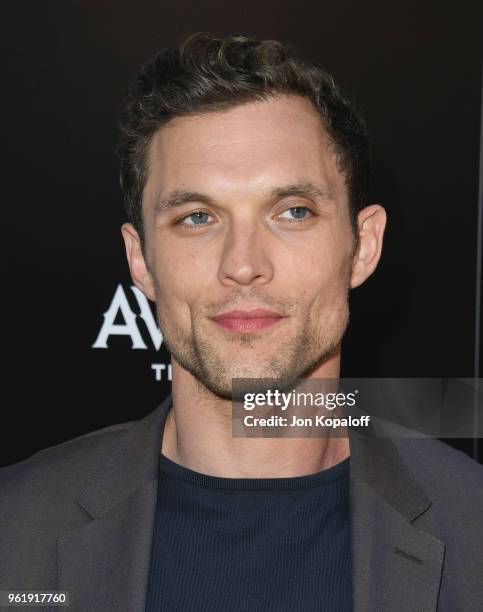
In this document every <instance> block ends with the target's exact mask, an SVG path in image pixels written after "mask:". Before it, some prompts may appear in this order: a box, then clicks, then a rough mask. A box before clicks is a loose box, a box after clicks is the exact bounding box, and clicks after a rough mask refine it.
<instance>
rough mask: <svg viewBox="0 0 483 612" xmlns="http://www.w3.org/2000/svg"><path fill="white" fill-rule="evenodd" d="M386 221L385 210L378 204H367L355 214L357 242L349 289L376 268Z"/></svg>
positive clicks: (357, 284)
mask: <svg viewBox="0 0 483 612" xmlns="http://www.w3.org/2000/svg"><path fill="white" fill-rule="evenodd" d="M386 221H387V216H386V211H385V210H384V208H383V207H382V206H379V204H372V205H371V206H367V207H366V208H363V209H362V210H361V211H360V212H359V214H358V215H357V226H358V234H359V244H358V247H357V249H356V252H355V254H354V259H353V262H352V274H351V283H350V286H351V289H353V288H354V287H358V286H359V285H362V283H363V282H364V281H365V280H366V279H367V278H369V276H370V275H371V274H372V273H373V272H374V270H375V269H376V266H377V264H378V262H379V259H380V257H381V252H382V239H383V236H384V229H385V227H386Z"/></svg>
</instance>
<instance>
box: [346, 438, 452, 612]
mask: <svg viewBox="0 0 483 612" xmlns="http://www.w3.org/2000/svg"><path fill="white" fill-rule="evenodd" d="M386 435H387V434H386ZM349 439H350V448H351V457H350V462H351V485H350V516H351V530H352V555H353V557H352V576H353V600H354V611H355V612H375V611H377V612H393V611H394V610H407V611H408V612H412V611H414V612H420V611H422V610H424V612H433V611H435V610H436V609H437V603H438V593H439V587H440V582H441V573H442V567H443V559H444V550H445V546H444V544H443V542H441V540H439V539H438V538H436V537H434V536H432V535H431V534H429V533H427V532H425V531H423V530H421V529H418V528H417V526H416V525H414V524H413V523H414V522H416V521H417V518H418V517H419V516H421V515H422V514H423V513H424V512H426V511H427V510H428V508H429V507H430V505H431V501H430V500H429V498H428V497H427V496H426V494H425V493H424V491H423V490H422V489H421V488H420V487H419V485H418V484H417V482H416V481H415V480H414V479H413V478H412V476H411V475H410V473H409V471H408V470H407V468H406V467H405V465H404V463H403V461H402V459H401V457H400V456H399V453H398V451H397V449H396V447H395V445H394V443H393V442H392V441H391V440H390V439H389V438H387V437H386V438H382V437H374V436H373V435H369V436H366V435H364V436H363V435H361V434H358V433H356V432H355V431H354V430H351V433H350V434H349Z"/></svg>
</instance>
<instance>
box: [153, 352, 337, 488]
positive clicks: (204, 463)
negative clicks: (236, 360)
mask: <svg viewBox="0 0 483 612" xmlns="http://www.w3.org/2000/svg"><path fill="white" fill-rule="evenodd" d="M339 372H340V350H339V351H338V352H337V353H336V354H334V355H333V356H332V357H330V358H329V359H328V360H327V361H325V362H324V363H323V364H322V365H321V366H319V367H318V368H317V369H316V370H314V371H313V372H312V373H311V375H310V378H332V379H334V378H337V379H338V378H339ZM172 373H173V380H172V397H173V407H172V409H171V410H170V411H169V413H168V416H167V419H166V424H165V428H164V434H163V442H162V449H161V452H162V453H163V454H164V455H165V456H166V457H168V458H169V459H171V460H172V461H175V462H176V463H178V464H180V465H183V466H184V467H187V468H189V469H191V470H194V471H196V472H200V473H202V474H207V475H211V476H221V477H225V478H287V477H295V476H305V475H307V474H314V473H316V472H318V471H320V470H325V469H328V468H330V467H332V466H334V465H336V464H337V463H340V462H341V461H343V460H344V459H346V458H347V457H348V456H349V439H348V434H347V431H343V432H341V433H340V434H339V435H338V436H337V437H333V436H328V435H325V436H321V437H313V438H312V437H311V438H234V437H232V402H231V400H225V399H222V398H220V397H218V396H216V395H214V394H212V393H211V392H209V391H208V390H207V389H206V388H205V387H203V386H202V385H201V384H200V383H199V381H197V380H196V379H195V378H194V377H193V376H192V375H191V374H190V373H189V372H187V371H186V370H185V369H184V368H182V367H181V366H180V365H179V364H178V363H177V362H176V360H175V359H174V358H173V359H172Z"/></svg>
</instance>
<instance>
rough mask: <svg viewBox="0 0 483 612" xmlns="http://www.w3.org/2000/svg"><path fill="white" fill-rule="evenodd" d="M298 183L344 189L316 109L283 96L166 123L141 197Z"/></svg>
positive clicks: (150, 154)
mask: <svg viewBox="0 0 483 612" xmlns="http://www.w3.org/2000/svg"><path fill="white" fill-rule="evenodd" d="M301 180H305V181H311V182H314V183H316V184H318V185H320V186H321V187H322V188H324V189H327V190H328V191H340V190H341V189H344V181H343V177H342V176H341V174H340V172H339V170H338V168H337V164H336V160H335V155H334V152H333V149H332V146H331V143H330V140H329V138H328V135H327V132H326V130H325V127H324V125H323V122H322V119H321V117H320V115H319V113H318V111H317V110H316V109H315V108H314V107H313V105H312V104H311V102H310V101H309V100H307V99H305V98H302V97H300V96H293V95H290V96H287V95H284V96H278V97H275V98H271V99H269V100H264V101H256V102H249V103H245V104H242V105H240V106H236V107H234V108H231V109H229V110H223V111H214V112H209V113H204V114H193V115H188V116H184V117H177V118H175V119H173V120H172V121H170V122H169V123H168V124H167V125H165V126H163V127H162V128H161V129H160V130H159V131H158V132H157V133H156V135H155V136H154V137H153V139H152V142H151V144H150V148H149V152H148V180H147V184H146V189H145V195H147V196H153V197H159V195H160V194H161V193H166V192H168V191H170V190H173V189H179V188H184V189H201V188H203V189H206V188H207V187H209V186H210V185H211V186H212V187H213V188H217V189H218V190H220V189H225V190H226V191H227V192H229V191H233V190H236V192H237V194H239V193H240V192H242V191H246V192H247V194H248V193H249V192H253V190H257V189H260V188H267V189H268V188H273V187H276V186H277V185H278V184H286V183H288V182H292V181H294V182H295V181H301ZM344 191H345V190H344ZM149 199H151V198H149Z"/></svg>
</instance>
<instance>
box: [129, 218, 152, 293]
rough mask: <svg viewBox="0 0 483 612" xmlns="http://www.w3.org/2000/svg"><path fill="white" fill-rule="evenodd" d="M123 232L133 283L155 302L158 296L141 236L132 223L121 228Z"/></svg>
mask: <svg viewBox="0 0 483 612" xmlns="http://www.w3.org/2000/svg"><path fill="white" fill-rule="evenodd" d="M121 232H122V237H123V238H124V245H125V247H126V256H127V260H128V263H129V270H130V271H131V278H132V280H133V283H134V284H135V285H136V287H137V288H138V289H140V290H141V291H142V292H143V293H144V295H145V296H146V297H147V298H148V299H149V300H152V301H153V302H154V301H155V298H156V294H155V291H154V282H153V277H152V275H151V272H150V271H149V270H148V267H147V265H146V261H145V259H144V255H143V252H142V248H141V239H140V237H139V234H138V232H137V231H136V229H135V228H134V226H133V225H132V224H131V223H124V225H123V226H122V227H121Z"/></svg>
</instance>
